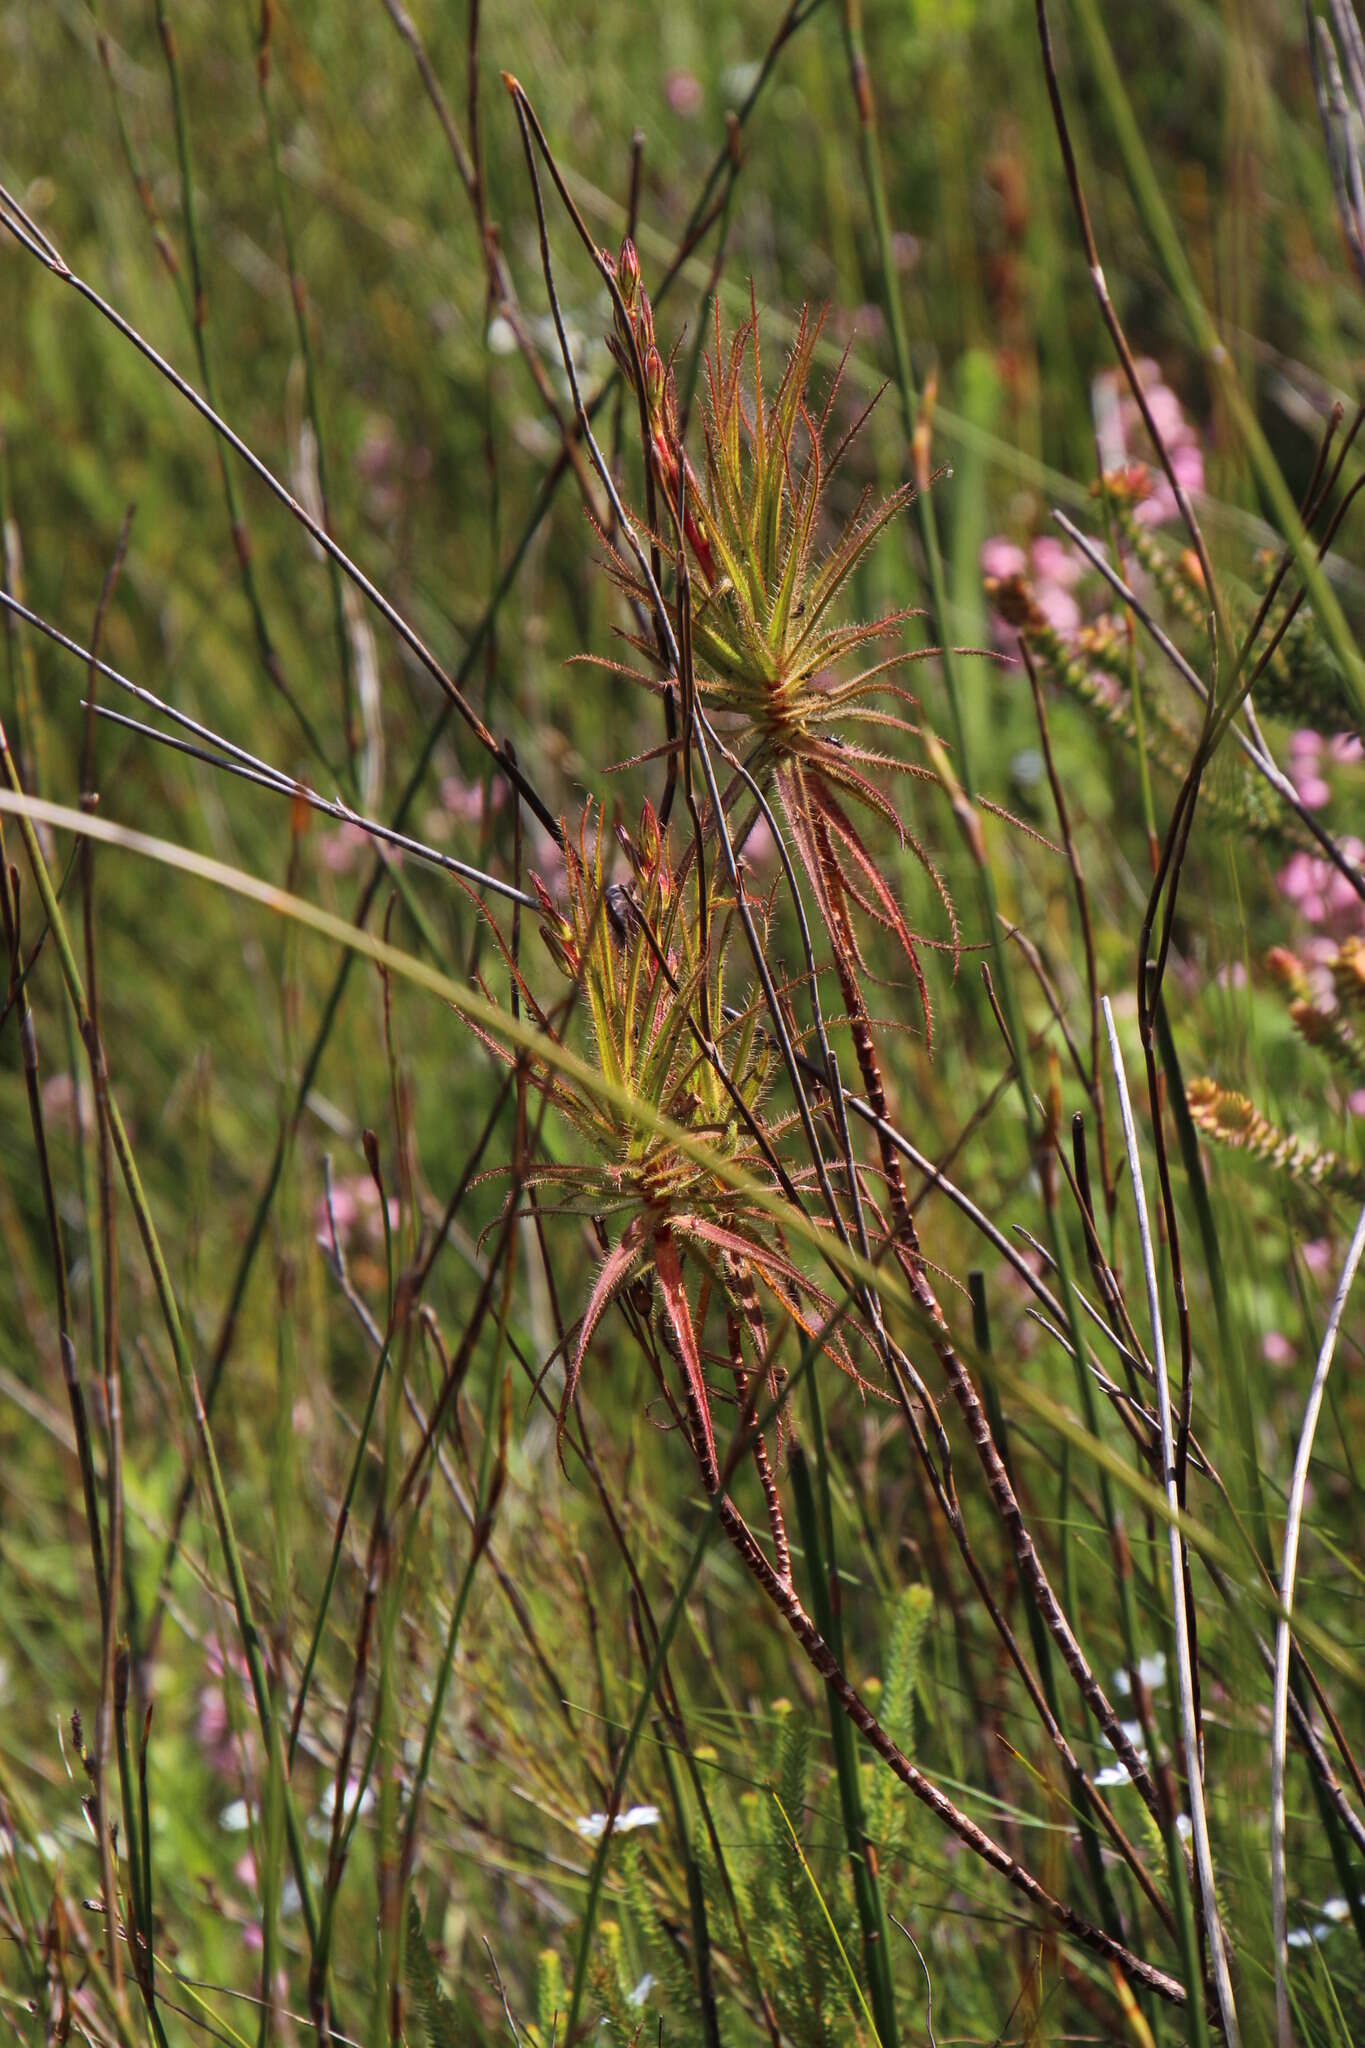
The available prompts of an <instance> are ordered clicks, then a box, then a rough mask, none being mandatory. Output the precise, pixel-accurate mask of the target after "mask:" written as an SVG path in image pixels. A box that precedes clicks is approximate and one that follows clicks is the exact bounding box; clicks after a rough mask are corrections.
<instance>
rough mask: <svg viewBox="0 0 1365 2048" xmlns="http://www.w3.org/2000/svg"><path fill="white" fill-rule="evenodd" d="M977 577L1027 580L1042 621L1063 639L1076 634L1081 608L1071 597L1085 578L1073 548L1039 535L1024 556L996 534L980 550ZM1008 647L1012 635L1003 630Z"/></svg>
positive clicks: (1002, 581) (1083, 565)
mask: <svg viewBox="0 0 1365 2048" xmlns="http://www.w3.org/2000/svg"><path fill="white" fill-rule="evenodd" d="M981 573H982V575H983V576H984V577H986V579H987V580H988V581H990V582H997V583H1006V582H1008V581H1009V580H1010V578H1011V577H1014V576H1025V577H1027V578H1028V583H1029V589H1030V591H1031V592H1032V595H1033V598H1034V601H1035V603H1036V604H1037V606H1038V609H1039V611H1040V612H1041V613H1042V615H1043V617H1044V618H1045V619H1046V620H1047V622H1048V624H1049V626H1051V628H1052V630H1053V632H1054V633H1060V634H1061V635H1062V637H1063V639H1066V638H1068V637H1069V636H1070V635H1071V634H1072V633H1075V632H1077V631H1078V630H1079V628H1080V624H1081V608H1080V606H1079V604H1077V602H1076V599H1075V596H1074V595H1073V591H1074V588H1075V586H1076V584H1077V583H1079V582H1080V580H1081V577H1082V576H1083V575H1084V574H1085V564H1084V562H1083V561H1082V560H1081V558H1080V556H1079V555H1077V554H1076V552H1075V550H1074V549H1073V548H1069V547H1068V546H1067V545H1066V543H1065V541H1060V540H1057V539H1055V538H1054V537H1053V536H1052V535H1051V534H1047V533H1044V534H1040V535H1039V537H1038V539H1037V540H1035V541H1033V542H1031V543H1030V545H1029V548H1028V551H1027V553H1026V552H1025V551H1024V549H1023V548H1021V547H1019V546H1017V545H1016V543H1015V542H1014V541H1012V540H1006V539H1005V538H1004V536H1003V534H996V535H995V536H994V537H993V538H992V539H991V540H988V541H987V542H986V543H985V544H984V546H983V547H982V550H981ZM1004 630H1005V635H1006V638H1007V640H1008V642H1009V644H1010V645H1011V646H1012V645H1013V644H1014V640H1015V637H1016V636H1015V634H1014V631H1013V629H1012V628H1008V627H1007V628H1005V629H1004Z"/></svg>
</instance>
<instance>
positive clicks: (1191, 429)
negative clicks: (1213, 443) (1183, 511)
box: [1091, 357, 1204, 526]
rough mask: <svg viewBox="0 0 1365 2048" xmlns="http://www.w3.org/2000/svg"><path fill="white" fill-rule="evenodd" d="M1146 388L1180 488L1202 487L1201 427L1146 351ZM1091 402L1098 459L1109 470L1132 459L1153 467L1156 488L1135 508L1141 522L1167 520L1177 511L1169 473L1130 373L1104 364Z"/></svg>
mask: <svg viewBox="0 0 1365 2048" xmlns="http://www.w3.org/2000/svg"><path fill="white" fill-rule="evenodd" d="M1137 372H1138V376H1139V378H1140V380H1141V383H1142V389H1143V394H1144V396H1145V397H1146V400H1147V408H1148V411H1149V412H1150V413H1151V416H1152V420H1153V423H1154V425H1155V427H1156V430H1157V432H1158V434H1160V436H1161V440H1162V445H1163V446H1164V448H1165V450H1166V453H1167V455H1168V456H1169V457H1170V461H1171V468H1172V469H1173V470H1174V471H1175V474H1176V476H1177V477H1178V478H1179V481H1180V485H1181V488H1182V489H1183V490H1185V491H1188V492H1190V493H1194V492H1196V491H1202V490H1203V488H1204V451H1203V448H1202V446H1201V445H1200V441H1199V434H1198V430H1197V429H1196V427H1195V425H1194V423H1193V421H1192V420H1190V419H1189V418H1188V417H1187V415H1186V413H1185V409H1184V407H1183V406H1182V405H1181V403H1180V400H1179V399H1178V398H1177V397H1176V395H1175V392H1174V391H1173V390H1172V389H1171V387H1170V385H1169V384H1168V383H1167V382H1166V380H1165V378H1164V377H1163V376H1162V374H1161V368H1160V365H1159V364H1157V363H1154V362H1153V361H1152V360H1151V359H1150V357H1144V358H1143V359H1142V361H1140V362H1139V363H1138V365H1137ZM1091 406H1092V409H1093V412H1094V416H1095V433H1096V438H1097V440H1098V442H1099V450H1100V461H1101V463H1102V465H1103V467H1104V469H1105V471H1106V473H1108V472H1109V471H1111V470H1118V469H1123V468H1125V467H1126V466H1127V465H1128V464H1129V463H1132V462H1142V463H1146V464H1147V465H1148V466H1149V467H1150V468H1151V471H1152V489H1151V491H1150V492H1149V494H1148V495H1147V496H1146V497H1145V498H1143V499H1142V501H1141V503H1140V504H1139V505H1138V506H1137V507H1136V509H1135V511H1134V515H1133V516H1134V518H1135V519H1136V520H1137V521H1138V523H1139V525H1142V526H1163V525H1165V523H1166V522H1167V521H1168V520H1171V519H1174V518H1175V517H1176V516H1177V514H1178V511H1179V507H1178V506H1177V504H1176V501H1175V492H1174V491H1173V490H1172V489H1171V484H1170V479H1169V478H1168V477H1167V475H1166V472H1165V469H1164V468H1163V467H1162V464H1161V460H1160V457H1159V456H1158V454H1157V451H1156V449H1155V448H1154V447H1152V445H1151V441H1150V437H1149V435H1148V433H1147V428H1146V424H1145V422H1144V420H1143V417H1142V414H1141V413H1140V412H1139V410H1138V406H1137V401H1136V399H1135V398H1134V397H1133V395H1132V392H1131V391H1130V390H1129V389H1128V382H1127V379H1126V378H1125V377H1124V376H1123V374H1122V372H1121V371H1118V370H1103V371H1101V373H1100V375H1099V376H1098V377H1096V379H1095V381H1094V383H1093V384H1092V386H1091Z"/></svg>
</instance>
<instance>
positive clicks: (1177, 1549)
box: [1103, 996, 1241, 2048]
mask: <svg viewBox="0 0 1365 2048" xmlns="http://www.w3.org/2000/svg"><path fill="white" fill-rule="evenodd" d="M1103 1009H1104V1023H1105V1029H1106V1031H1107V1032H1108V1034H1109V1055H1110V1059H1111V1061H1112V1064H1113V1068H1114V1083H1115V1086H1116V1087H1117V1089H1118V1098H1119V1114H1120V1117H1121V1119H1122V1124H1123V1142H1124V1147H1125V1150H1126V1151H1127V1154H1128V1171H1129V1175H1130V1178H1131V1180H1132V1184H1133V1206H1134V1208H1135V1210H1136V1212H1137V1226H1138V1242H1139V1244H1140V1246H1141V1249H1142V1268H1143V1272H1144V1274H1145V1276H1146V1281H1147V1308H1148V1313H1149V1315H1150V1317H1151V1324H1152V1363H1153V1366H1154V1367H1155V1369H1156V1395H1157V1413H1158V1415H1159V1416H1160V1418H1161V1453H1162V1465H1163V1475H1162V1483H1163V1485H1164V1487H1165V1490H1166V1498H1167V1503H1168V1505H1169V1507H1170V1508H1171V1509H1172V1510H1176V1509H1178V1508H1179V1505H1180V1496H1179V1492H1178V1489H1177V1481H1176V1471H1175V1432H1174V1427H1173V1423H1172V1418H1171V1392H1170V1382H1169V1380H1168V1379H1167V1376H1166V1340H1165V1336H1164V1334H1163V1330H1162V1322H1161V1291H1160V1284H1159V1282H1158V1280H1157V1271H1156V1259H1155V1257H1154V1255H1153V1251H1152V1229H1151V1223H1150V1221H1149V1219H1148V1214H1147V1190H1146V1187H1145V1186H1144V1184H1143V1178H1142V1159H1141V1156H1140V1154H1139V1152H1138V1141H1137V1127H1136V1125H1135V1123H1134V1121H1133V1105H1132V1103H1131V1101H1130V1100H1129V1097H1128V1076H1127V1074H1126V1072H1125V1071H1124V1065H1123V1052H1122V1049H1121V1048H1120V1046H1119V1040H1118V1032H1117V1031H1116V1030H1115V1028H1114V1013H1113V1011H1112V1010H1111V1009H1110V1007H1109V998H1108V997H1107V996H1105V997H1104V999H1103ZM1168 1532H1169V1537H1170V1554H1171V1611H1172V1623H1173V1628H1174V1633H1175V1652H1176V1679H1177V1683H1178V1686H1179V1690H1180V1716H1181V1728H1182V1733H1183V1736H1184V1742H1185V1781H1186V1785H1187V1787H1188V1790H1189V1800H1190V1820H1191V1823H1192V1825H1193V1830H1194V1859H1195V1868H1196V1870H1197V1871H1198V1874H1199V1904H1200V1909H1201V1911H1202V1913H1203V1918H1204V1934H1205V1944H1206V1951H1207V1954H1208V1959H1209V1965H1210V1968H1211V1969H1212V1971H1213V1982H1214V1988H1215V1990H1216V1991H1217V1994H1218V2010H1219V2014H1220V2016H1221V2019H1222V2023H1223V2033H1224V2036H1225V2038H1226V2040H1227V2043H1228V2048H1238V2044H1239V2043H1240V2040H1241V2030H1240V2028H1239V2026H1238V2023H1237V2005H1236V2000H1235V1999H1234V1997H1233V1991H1232V1978H1231V1976H1230V1975H1229V1972H1228V1949H1227V1937H1226V1935H1225V1934H1224V1931H1223V1922H1222V1917H1221V1915H1220V1913H1219V1911H1218V1894H1217V1890H1216V1887H1215V1883H1214V1874H1213V1850H1212V1847H1211V1845H1210V1841H1209V1821H1208V1812H1207V1809H1206V1807H1205V1804H1204V1773H1203V1767H1202V1764H1201V1760H1200V1742H1199V1728H1198V1723H1197V1719H1196V1714H1195V1678H1194V1665H1193V1661H1192V1657H1191V1649H1190V1623H1189V1614H1188V1611H1187V1609H1186V1604H1185V1601H1186V1573H1185V1554H1184V1546H1183V1545H1182V1543H1181V1539H1180V1530H1179V1528H1178V1526H1177V1524H1176V1522H1175V1521H1174V1520H1171V1521H1170V1523H1169V1524H1168ZM1172 1832H1174V1829H1172ZM1174 1853H1175V1855H1176V1856H1177V1857H1178V1854H1179V1851H1178V1848H1177V1849H1176V1850H1175V1852H1174ZM1196 1981H1197V1979H1196Z"/></svg>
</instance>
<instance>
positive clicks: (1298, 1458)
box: [1270, 1209, 1365, 2048]
mask: <svg viewBox="0 0 1365 2048" xmlns="http://www.w3.org/2000/svg"><path fill="white" fill-rule="evenodd" d="M1362 1255H1365V1209H1362V1211H1361V1214H1360V1220H1359V1221H1358V1222H1357V1224H1356V1227H1355V1235H1354V1236H1353V1237H1352V1239H1351V1245H1350V1249H1349V1251H1348V1252H1347V1254H1346V1263H1345V1264H1344V1266H1343V1267H1342V1269H1341V1278H1340V1280H1339V1281H1338V1282H1337V1291H1336V1294H1335V1296H1334V1297H1333V1300H1332V1308H1331V1313H1330V1314H1329V1315H1328V1318H1327V1328H1326V1330H1325V1331H1324V1332H1323V1338H1322V1345H1321V1348H1320V1349H1319V1351H1318V1358H1317V1364H1316V1365H1315V1366H1314V1368H1313V1380H1312V1384H1311V1386H1310V1387H1309V1390H1308V1400H1307V1402H1306V1403H1305V1405H1304V1411H1303V1425H1302V1428H1301V1429H1300V1431H1299V1442H1298V1448H1297V1450H1296V1451H1295V1453H1294V1472H1293V1477H1292V1478H1291V1480H1290V1483H1289V1500H1288V1504H1287V1506H1286V1508H1285V1519H1284V1552H1283V1560H1282V1563H1281V1566H1280V1614H1279V1619H1278V1621H1277V1622H1276V1625H1275V1693H1274V1705H1273V1708H1272V1712H1271V1722H1270V1902H1271V1922H1272V1926H1273V1930H1274V1939H1275V2026H1276V2030H1277V2033H1278V2036H1279V2043H1280V2048H1293V2040H1294V2033H1293V2028H1292V2027H1291V2025H1290V2019H1289V1948H1288V1937H1287V1932H1286V1924H1285V1919H1286V1914H1285V1854H1284V1822H1285V1815H1284V1771H1285V1749H1286V1745H1287V1742H1288V1736H1289V1660H1290V1652H1291V1647H1292V1645H1291V1640H1290V1625H1291V1620H1292V1616H1293V1612H1294V1581H1295V1577H1296V1575H1297V1572H1298V1563H1299V1538H1300V1536H1301V1534H1302V1530H1303V1504H1304V1496H1305V1493H1306V1492H1307V1488H1308V1467H1309V1465H1310V1463H1311V1462H1312V1457H1313V1438H1314V1436H1315V1435H1316V1433H1317V1427H1318V1417H1319V1415H1320V1414H1321V1413H1322V1404H1323V1401H1324V1400H1325V1399H1326V1395H1327V1376H1328V1374H1329V1373H1330V1372H1331V1370H1332V1359H1333V1357H1334V1355H1335V1353H1336V1347H1337V1335H1338V1333H1339V1331H1340V1329H1341V1320H1342V1317H1343V1316H1344V1315H1345V1313H1346V1303H1347V1300H1348V1299H1349V1297H1350V1293H1351V1288H1352V1287H1353V1286H1354V1284H1355V1277H1356V1273H1357V1271H1358V1269H1359V1266H1360V1261H1361V1257H1362Z"/></svg>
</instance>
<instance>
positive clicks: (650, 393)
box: [645, 347, 664, 413]
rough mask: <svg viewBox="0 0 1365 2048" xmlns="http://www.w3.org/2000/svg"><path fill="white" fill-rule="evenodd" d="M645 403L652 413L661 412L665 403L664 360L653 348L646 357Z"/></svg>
mask: <svg viewBox="0 0 1365 2048" xmlns="http://www.w3.org/2000/svg"><path fill="white" fill-rule="evenodd" d="M645 402H646V403H647V405H648V406H649V410H650V412H651V413H657V412H659V411H661V410H662V407H663V402H664V359H663V357H662V356H661V355H660V354H659V351H658V349H657V348H653V347H651V348H650V349H649V350H648V352H647V354H646V356H645Z"/></svg>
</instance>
